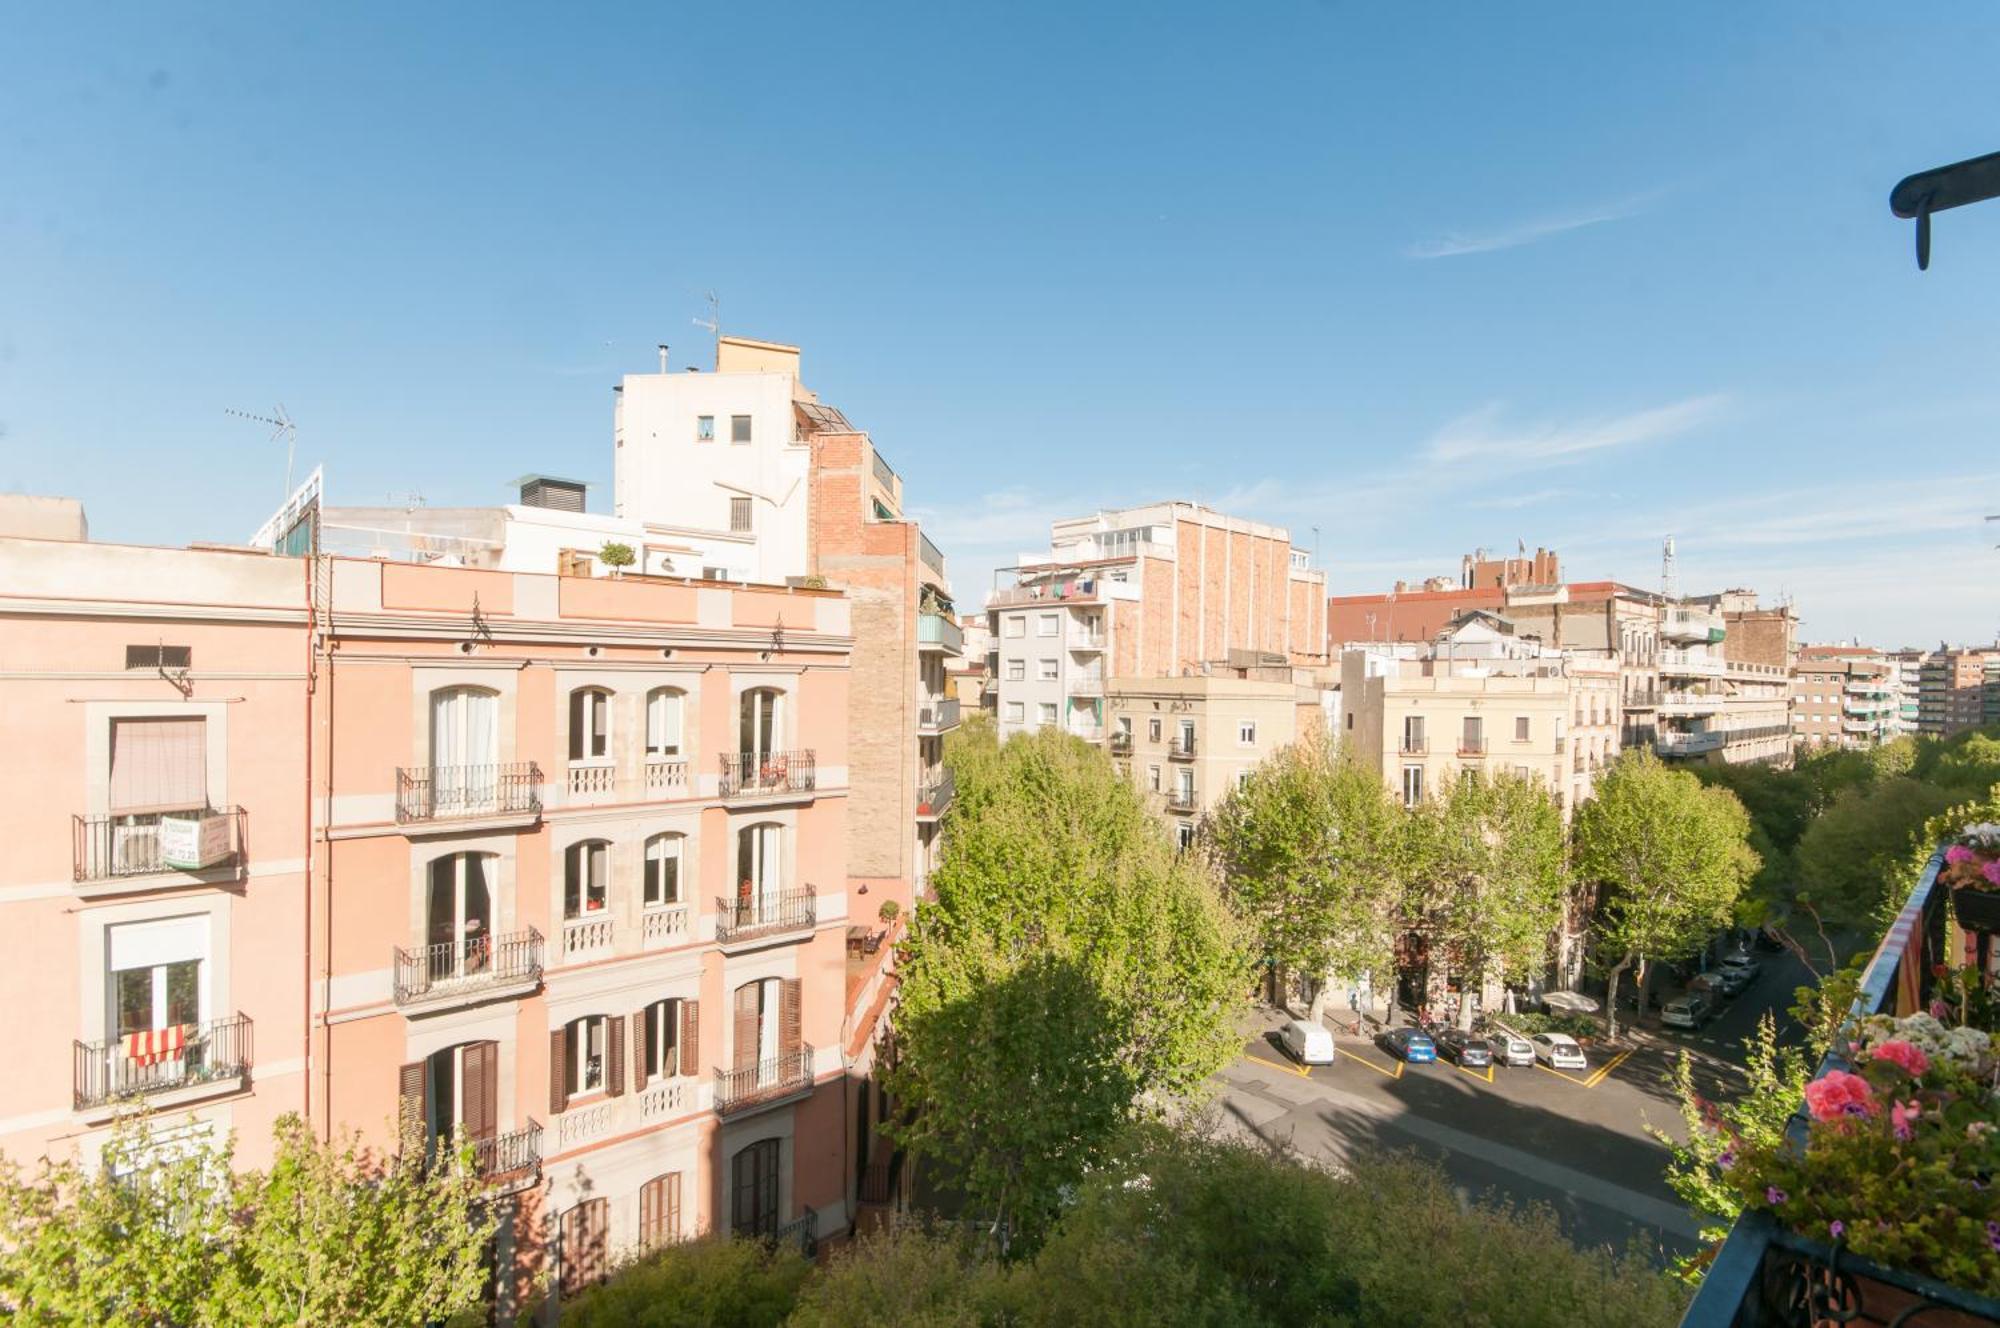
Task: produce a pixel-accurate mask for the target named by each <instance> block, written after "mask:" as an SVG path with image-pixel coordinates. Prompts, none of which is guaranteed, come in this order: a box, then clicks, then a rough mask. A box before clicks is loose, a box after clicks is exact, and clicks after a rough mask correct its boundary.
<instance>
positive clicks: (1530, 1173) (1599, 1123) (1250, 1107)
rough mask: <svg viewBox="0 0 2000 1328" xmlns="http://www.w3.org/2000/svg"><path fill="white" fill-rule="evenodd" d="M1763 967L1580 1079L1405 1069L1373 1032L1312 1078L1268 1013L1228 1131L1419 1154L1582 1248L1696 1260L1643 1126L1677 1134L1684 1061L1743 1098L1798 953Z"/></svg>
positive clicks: (1254, 1033) (1230, 1102)
mask: <svg viewBox="0 0 2000 1328" xmlns="http://www.w3.org/2000/svg"><path fill="white" fill-rule="evenodd" d="M1760 957H1761V958H1764V960H1765V963H1764V969H1765V971H1764V974H1763V976H1762V978H1761V979H1760V980H1759V981H1758V982H1757V983H1755V984H1754V985H1752V986H1751V987H1750V988H1749V989H1748V990H1746V991H1745V992H1744V993H1743V994H1742V995H1740V996H1738V997H1737V998H1736V1000H1735V1001H1733V1002H1731V1003H1730V1004H1729V1005H1727V1006H1726V1007H1725V1008H1724V1010H1723V1012H1722V1013H1721V1014H1720V1015H1719V1016H1718V1017H1717V1018H1716V1019H1715V1020H1714V1021H1713V1022H1712V1023H1710V1024H1709V1025H1708V1027H1707V1028H1705V1029H1703V1030H1702V1031H1701V1032H1699V1033H1694V1034H1686V1035H1681V1034H1675V1033H1672V1032H1659V1031H1643V1032H1641V1033H1639V1034H1638V1035H1636V1036H1635V1037H1634V1038H1633V1039H1632V1040H1631V1041H1629V1042H1626V1043H1624V1044H1622V1045H1618V1046H1605V1045H1598V1046H1593V1047H1591V1048H1590V1049H1589V1052H1590V1062H1591V1063H1590V1068H1589V1069H1588V1070H1586V1071H1582V1072H1563V1073H1558V1072H1557V1071H1554V1070H1551V1069H1548V1068H1547V1067H1545V1066H1535V1067H1533V1068H1523V1069H1512V1070H1509V1069H1498V1068H1496V1069H1493V1070H1491V1071H1484V1070H1482V1071H1477V1072H1473V1071H1467V1070H1462V1069H1459V1068H1458V1067H1456V1066H1454V1065H1452V1064H1450V1063H1449V1062H1445V1061H1438V1062H1437V1063H1435V1064H1430V1065H1408V1066H1405V1065H1402V1064H1400V1063H1399V1062H1397V1061H1396V1060H1395V1059H1393V1058H1392V1057H1390V1056H1389V1055H1388V1054H1387V1053H1386V1052H1384V1051H1382V1050H1381V1049H1379V1048H1378V1047H1376V1046H1375V1045H1374V1044H1373V1042H1372V1041H1371V1035H1372V1033H1373V1031H1374V1030H1373V1026H1372V1025H1366V1026H1364V1027H1363V1030H1362V1034H1361V1035H1360V1036H1355V1035H1354V1034H1353V1033H1352V1032H1351V1031H1350V1030H1349V1029H1348V1027H1347V1026H1346V1025H1345V1024H1341V1023H1336V1024H1335V1025H1334V1027H1335V1034H1334V1037H1335V1044H1336V1047H1337V1049H1338V1052H1339V1055H1338V1056H1337V1057H1336V1058H1335V1061H1336V1063H1335V1064H1333V1065H1326V1066H1312V1067H1310V1068H1302V1067H1300V1066H1298V1065H1296V1064H1295V1063H1293V1061H1292V1060H1291V1058H1290V1057H1289V1056H1287V1055H1286V1054H1285V1053H1284V1052H1283V1051H1281V1050H1279V1048H1278V1046H1277V1043H1276V1041H1275V1039H1274V1038H1273V1037H1272V1036H1271V1033H1272V1030H1275V1029H1276V1027H1277V1026H1278V1024H1279V1023H1280V1022H1282V1020H1283V1018H1284V1016H1282V1015H1281V1014H1279V1013H1278V1012H1276V1011H1265V1012H1263V1018H1262V1022H1261V1023H1260V1025H1259V1026H1257V1027H1254V1028H1250V1029H1247V1030H1246V1038H1245V1044H1244V1050H1243V1055H1241V1056H1240V1057H1238V1059H1237V1060H1236V1062H1235V1063H1234V1064H1233V1065H1231V1066H1230V1067H1229V1069H1227V1070H1226V1071H1224V1073H1223V1076H1222V1078H1223V1095H1222V1101H1221V1103H1220V1109H1221V1113H1222V1118H1223V1120H1224V1121H1225V1122H1226V1123H1228V1124H1230V1125H1233V1126H1234V1127H1235V1128H1238V1129H1242V1130H1246V1131H1248V1132H1250V1133H1251V1134H1253V1135H1255V1136H1256V1137H1258V1138H1260V1139H1264V1140H1267V1141H1284V1142H1286V1143H1288V1144H1289V1145H1290V1146H1292V1147H1293V1148H1296V1149H1297V1150H1298V1151H1299V1152H1301V1153H1303V1154H1305V1155H1307V1156H1314V1157H1326V1158H1331V1159H1334V1160H1338V1159H1339V1158H1341V1157H1344V1156H1346V1155H1348V1154H1349V1153H1351V1152H1355V1151H1359V1150H1379V1149H1383V1148H1396V1149H1410V1150H1415V1151H1416V1152H1418V1153H1421V1154H1424V1155H1426V1156H1429V1157H1431V1158H1433V1159H1435V1160H1437V1161H1438V1162H1439V1163H1440V1164H1441V1165H1442V1166H1443V1168H1444V1170H1445V1172H1446V1174H1447V1175H1448V1176H1450V1178H1451V1179H1452V1181H1453V1183H1454V1185H1455V1186H1456V1187H1457V1188H1458V1189H1459V1191H1460V1193H1461V1194H1463V1195H1465V1196H1466V1197H1468V1198H1470V1197H1479V1196H1493V1197H1498V1198H1502V1199H1506V1200H1508V1201H1510V1202H1514V1203H1518V1204H1541V1205H1546V1206H1547V1207H1548V1208H1549V1209H1551V1210H1552V1211H1553V1212H1554V1213H1555V1215H1556V1217H1557V1219H1558V1221H1559V1222H1560V1223H1561V1224H1562V1227H1563V1229H1564V1230H1565V1232H1567V1233H1568V1234H1569V1236H1570V1237H1571V1239H1573V1240H1575V1241H1577V1242H1578V1243H1579V1244H1585V1245H1598V1244H1608V1245H1612V1246H1615V1247H1618V1248H1620V1249H1624V1248H1627V1247H1628V1246H1630V1245H1631V1244H1633V1243H1634V1242H1637V1244H1638V1245H1639V1246H1640V1247H1642V1248H1643V1249H1644V1250H1645V1251H1646V1253H1648V1254H1649V1255H1650V1256H1651V1257H1653V1258H1656V1259H1659V1260H1661V1261H1662V1262H1664V1261H1665V1260H1666V1259H1667V1258H1669V1257H1670V1256H1671V1255H1674V1254H1680V1253H1688V1252H1692V1251H1693V1250H1694V1249H1695V1248H1696V1247H1697V1245H1698V1241H1697V1239H1696V1230H1697V1229H1696V1225H1695V1222H1694V1219H1693V1218H1692V1217H1691V1216H1690V1215H1689V1214H1688V1212H1687V1210H1686V1208H1685V1207H1683V1206H1682V1204H1681V1202H1680V1200H1679V1199H1677V1198H1675V1196H1674V1194H1673V1192H1672V1191H1671V1190H1669V1189H1668V1188H1667V1186H1666V1183H1665V1181H1664V1179H1663V1171H1664V1168H1665V1165H1666V1162H1667V1151H1666V1148H1665V1147H1664V1146H1663V1145H1661V1144H1660V1143H1658V1142H1656V1141H1655V1140H1654V1139H1652V1138H1651V1137H1650V1136H1649V1135H1648V1134H1647V1133H1646V1129H1645V1127H1646V1126H1647V1125H1648V1124H1651V1125H1654V1126H1657V1127H1659V1128H1661V1129H1663V1130H1666V1131H1667V1132H1668V1133H1669V1134H1670V1135H1673V1136H1676V1137H1678V1136H1679V1135H1680V1134H1681V1122H1680V1114H1679V1110H1678V1105H1677V1102H1676V1099H1675V1096H1674V1092H1673V1086H1672V1080H1671V1072H1672V1068H1673V1065H1674V1061H1675V1059H1676V1056H1677V1054H1678V1052H1679V1051H1680V1050H1681V1049H1682V1048H1686V1049H1687V1050H1688V1051H1689V1052H1690V1053H1691V1054H1692V1056H1693V1057H1694V1064H1695V1076H1696V1081H1697V1083H1698V1084H1699V1085H1700V1086H1701V1088H1702V1090H1703V1091H1704V1092H1708V1093H1715V1092H1724V1093H1727V1092H1733V1091H1736V1090H1737V1089H1738V1088H1739V1087H1740V1085H1741V1082H1742V1077H1741V1072H1740V1070H1739V1069H1738V1068H1737V1064H1736V1062H1740V1060H1741V1042H1742V1040H1743V1039H1744V1038H1745V1037H1747V1036H1749V1034H1750V1033H1751V1032H1752V1031H1753V1029H1754V1028H1755V1026H1756V1022H1757V1018H1758V1016H1759V1015H1760V1014H1761V1013H1762V1012H1763V1011H1764V1010H1766V1009H1772V1008H1775V1009H1777V1010H1778V1011H1780V1012H1781V1017H1782V1011H1783V1010H1784V1009H1785V1007H1787V1006H1789V1005H1790V1003H1791V999H1792V989H1793V987H1795V986H1796V985H1798V981H1799V980H1800V979H1801V978H1802V976H1803V970H1799V969H1796V965H1795V961H1793V960H1792V959H1791V958H1790V957H1789V956H1760Z"/></svg>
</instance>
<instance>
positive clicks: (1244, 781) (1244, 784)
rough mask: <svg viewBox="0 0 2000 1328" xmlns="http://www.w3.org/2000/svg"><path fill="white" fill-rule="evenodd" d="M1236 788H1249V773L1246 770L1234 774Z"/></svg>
mask: <svg viewBox="0 0 2000 1328" xmlns="http://www.w3.org/2000/svg"><path fill="white" fill-rule="evenodd" d="M1236 787H1237V788H1240V789H1241V788H1248V787H1250V772H1249V771H1248V770H1238V771H1237V772H1236Z"/></svg>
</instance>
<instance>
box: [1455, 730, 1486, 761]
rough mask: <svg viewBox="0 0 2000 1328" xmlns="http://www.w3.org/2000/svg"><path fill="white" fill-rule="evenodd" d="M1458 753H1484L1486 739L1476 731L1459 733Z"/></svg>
mask: <svg viewBox="0 0 2000 1328" xmlns="http://www.w3.org/2000/svg"><path fill="white" fill-rule="evenodd" d="M1458 754H1459V755H1460V756H1484V755H1486V739H1485V738H1484V737H1482V736H1480V735H1479V734H1476V733H1461V734H1460V735H1459V737H1458Z"/></svg>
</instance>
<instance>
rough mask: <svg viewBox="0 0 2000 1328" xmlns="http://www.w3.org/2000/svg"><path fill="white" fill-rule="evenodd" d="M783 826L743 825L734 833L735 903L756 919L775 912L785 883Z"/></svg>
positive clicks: (770, 824) (767, 824)
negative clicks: (753, 912)
mask: <svg viewBox="0 0 2000 1328" xmlns="http://www.w3.org/2000/svg"><path fill="white" fill-rule="evenodd" d="M784 833H785V831H784V827H783V826H781V825H776V824H772V823H768V822H767V823H765V824H762V825H746V826H744V827H743V828H742V829H741V830H739V831H737V832H736V902H737V903H738V904H739V905H746V906H748V907H750V908H751V909H753V910H754V911H755V914H756V915H757V916H759V917H762V916H765V915H766V914H769V913H775V912H776V911H777V907H778V892H779V891H780V890H781V889H783V881H784Z"/></svg>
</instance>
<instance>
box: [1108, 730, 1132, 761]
mask: <svg viewBox="0 0 2000 1328" xmlns="http://www.w3.org/2000/svg"><path fill="white" fill-rule="evenodd" d="M1111 754H1112V755H1113V756H1130V755H1131V754H1132V730H1130V729H1113V730H1111Z"/></svg>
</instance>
